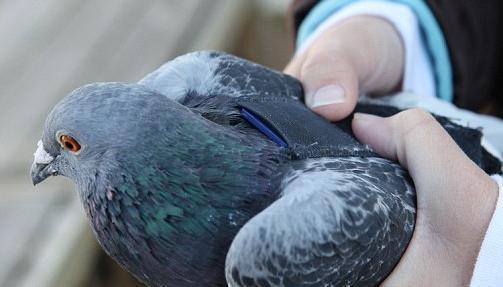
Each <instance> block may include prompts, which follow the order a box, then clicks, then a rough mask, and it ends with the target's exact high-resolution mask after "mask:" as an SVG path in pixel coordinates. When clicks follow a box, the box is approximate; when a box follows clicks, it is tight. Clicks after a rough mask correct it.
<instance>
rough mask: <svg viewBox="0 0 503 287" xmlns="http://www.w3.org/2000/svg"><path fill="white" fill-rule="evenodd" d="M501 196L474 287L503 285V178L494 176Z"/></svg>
mask: <svg viewBox="0 0 503 287" xmlns="http://www.w3.org/2000/svg"><path fill="white" fill-rule="evenodd" d="M492 178H493V179H494V180H495V181H496V182H497V183H498V186H499V196H498V201H497V203H496V208H495V210H494V214H493V217H492V219H491V222H490V224H489V227H488V228H487V231H486V236H485V237H484V241H483V242H482V246H481V247H480V252H479V255H478V257H477V263H475V269H474V270H473V276H472V280H471V283H470V286H472V287H478V286H480V287H482V286H483V287H493V286H494V287H497V286H502V284H503V196H501V194H502V192H503V178H502V177H501V176H500V175H493V176H492Z"/></svg>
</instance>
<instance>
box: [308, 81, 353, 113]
mask: <svg viewBox="0 0 503 287" xmlns="http://www.w3.org/2000/svg"><path fill="white" fill-rule="evenodd" d="M345 98H346V93H345V91H344V88H342V87H341V86H340V85H328V86H324V87H322V88H319V89H318V90H316V91H315V92H314V93H313V94H312V96H310V97H308V99H310V107H311V108H316V107H320V106H326V105H332V104H340V103H344V101H345Z"/></svg>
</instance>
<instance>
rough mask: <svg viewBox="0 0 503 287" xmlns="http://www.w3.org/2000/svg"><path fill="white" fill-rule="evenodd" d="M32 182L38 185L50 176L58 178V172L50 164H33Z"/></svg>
mask: <svg viewBox="0 0 503 287" xmlns="http://www.w3.org/2000/svg"><path fill="white" fill-rule="evenodd" d="M30 173H31V181H32V182H33V185H37V184H39V183H41V182H42V181H44V180H45V179H46V178H48V177H49V176H56V175H58V172H57V171H56V170H55V169H54V168H53V167H52V166H51V165H50V164H40V163H33V165H32V166H31V172H30Z"/></svg>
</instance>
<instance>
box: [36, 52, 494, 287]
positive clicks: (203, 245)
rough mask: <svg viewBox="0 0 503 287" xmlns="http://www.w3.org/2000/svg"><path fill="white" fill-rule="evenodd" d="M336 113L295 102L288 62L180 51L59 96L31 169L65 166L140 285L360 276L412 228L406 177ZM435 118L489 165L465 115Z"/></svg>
mask: <svg viewBox="0 0 503 287" xmlns="http://www.w3.org/2000/svg"><path fill="white" fill-rule="evenodd" d="M357 109H359V110H361V111H366V112H373V113H375V114H381V115H390V114H393V113H396V112H398V111H397V110H395V109H393V108H391V107H390V108H387V107H382V106H372V105H363V104H362V105H359V106H358V107H357ZM349 122H350V118H348V119H346V120H343V121H341V122H340V123H336V124H332V123H329V122H327V121H325V120H323V119H322V118H321V117H319V116H317V115H316V114H314V113H312V112H311V111H309V110H308V109H307V108H306V107H305V106H304V104H303V90H302V85H301V84H300V83H299V82H298V81H297V80H296V79H294V78H292V77H290V76H288V75H285V74H282V73H281V72H277V71H274V70H272V69H269V68H266V67H264V66H261V65H258V64H255V63H253V62H250V61H247V60H244V59H241V58H238V57H236V56H233V55H230V54H226V53H223V52H214V51H200V52H193V53H189V54H186V55H183V56H180V57H178V58H176V59H174V60H172V61H169V62H167V63H166V64H164V65H162V66H161V67H160V68H158V69H157V70H155V71H154V72H152V73H150V74H149V75H147V76H146V77H145V78H143V79H142V80H140V81H139V82H138V83H119V82H109V83H93V84H88V85H85V86H83V87H80V88H78V89H76V90H75V91H73V92H71V93H70V94H69V95H67V96H66V97H64V98H63V99H62V100H61V101H60V102H59V103H58V104H57V105H56V106H55V107H54V108H53V110H52V111H51V112H50V114H49V115H48V117H47V119H46V121H45V124H44V128H43V133H42V139H41V140H40V141H39V143H38V148H37V150H36V152H35V154H34V157H35V159H34V162H33V165H32V168H31V177H32V181H33V183H34V184H35V185H36V184H38V183H40V182H42V181H43V180H45V179H46V178H48V177H49V176H56V175H61V176H65V177H68V178H69V179H71V180H72V181H73V182H74V184H75V186H76V190H77V193H78V195H79V197H80V200H81V202H82V205H83V208H84V210H85V212H86V214H87V217H88V219H89V222H90V225H91V228H92V230H93V232H94V234H95V236H96V238H97V240H98V242H99V243H100V245H101V246H102V248H103V249H104V250H105V252H106V253H107V254H108V255H110V256H111V257H112V258H113V259H115V260H116V261H117V262H118V263H119V264H120V265H121V266H122V267H123V268H125V269H126V270H127V271H128V272H130V273H131V274H133V275H134V276H135V277H136V278H137V279H138V280H139V281H141V282H143V283H145V284H146V285H148V286H177V287H183V286H243V287H244V286H260V287H270V286H285V287H286V286H355V285H358V286H375V285H378V284H379V283H380V282H382V281H383V280H384V279H385V278H386V277H387V275H389V274H390V272H391V271H392V270H393V268H394V267H395V266H396V264H397V263H398V261H399V259H400V257H401V256H402V255H403V253H404V251H405V249H406V247H407V244H408V243H409V241H410V239H411V237H412V234H413V230H414V223H415V213H416V199H415V190H414V185H413V182H412V181H411V179H410V177H409V175H408V173H407V171H406V170H404V169H403V168H402V167H401V166H400V165H399V164H397V163H396V162H393V161H390V160H388V159H385V158H382V157H380V156H379V155H378V154H376V153H374V152H373V151H372V150H371V149H370V148H369V147H368V146H365V145H363V144H361V143H359V142H358V141H357V140H356V139H355V138H354V136H353V135H352V133H351V128H350V125H349ZM444 126H445V127H446V129H448V131H449V130H450V131H451V132H452V133H451V134H454V135H458V136H459V137H460V138H462V139H463V138H465V139H466V138H467V135H468V137H474V138H475V140H468V141H465V142H466V143H467V146H468V148H466V150H467V152H469V153H471V154H473V158H476V159H477V158H478V159H479V161H480V162H485V163H486V165H487V162H489V163H490V164H489V166H492V168H497V167H494V165H495V163H494V162H492V161H490V160H488V159H489V158H490V157H489V156H488V155H487V154H486V152H485V150H483V149H482V148H481V147H480V144H479V143H480V132H479V131H478V130H472V129H465V128H461V127H459V126H456V125H455V124H452V123H450V122H449V121H448V120H445V122H444ZM470 139H471V138H470ZM477 140H478V143H477ZM470 144H471V146H470ZM500 168H501V167H500Z"/></svg>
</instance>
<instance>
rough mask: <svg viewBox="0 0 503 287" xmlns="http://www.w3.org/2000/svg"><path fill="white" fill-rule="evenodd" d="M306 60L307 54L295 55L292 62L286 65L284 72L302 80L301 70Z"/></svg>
mask: <svg viewBox="0 0 503 287" xmlns="http://www.w3.org/2000/svg"><path fill="white" fill-rule="evenodd" d="M305 58H306V53H302V54H300V55H295V56H294V57H293V58H292V60H290V62H289V63H288V64H287V65H286V67H285V69H284V70H283V72H284V73H285V74H288V75H290V76H292V77H294V78H297V79H298V78H300V68H301V67H302V63H303V62H304V59H305Z"/></svg>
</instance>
